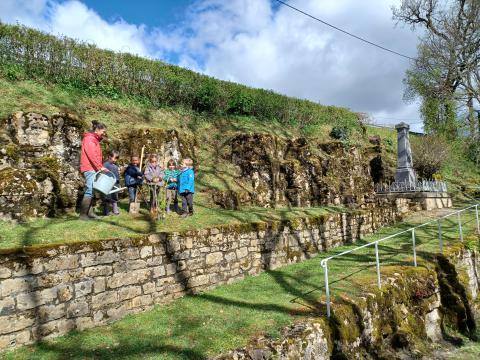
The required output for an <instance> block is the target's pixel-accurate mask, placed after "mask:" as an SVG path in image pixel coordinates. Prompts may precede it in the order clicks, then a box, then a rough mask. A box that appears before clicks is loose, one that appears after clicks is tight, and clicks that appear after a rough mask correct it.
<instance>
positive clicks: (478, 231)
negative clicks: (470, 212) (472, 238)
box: [475, 204, 480, 235]
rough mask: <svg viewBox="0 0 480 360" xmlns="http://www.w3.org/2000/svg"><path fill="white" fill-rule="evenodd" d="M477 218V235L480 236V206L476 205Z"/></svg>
mask: <svg viewBox="0 0 480 360" xmlns="http://www.w3.org/2000/svg"><path fill="white" fill-rule="evenodd" d="M475 218H476V219H477V233H478V234H479V235H480V222H479V221H478V204H477V205H475Z"/></svg>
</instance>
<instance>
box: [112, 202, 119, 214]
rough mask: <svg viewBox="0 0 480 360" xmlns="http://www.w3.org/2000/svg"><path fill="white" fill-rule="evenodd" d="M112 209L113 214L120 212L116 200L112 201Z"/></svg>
mask: <svg viewBox="0 0 480 360" xmlns="http://www.w3.org/2000/svg"><path fill="white" fill-rule="evenodd" d="M112 210H113V213H114V214H115V215H119V214H120V209H119V207H118V203H117V202H116V201H114V202H113V203H112Z"/></svg>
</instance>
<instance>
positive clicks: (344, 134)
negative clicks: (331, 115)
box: [330, 126, 351, 141]
mask: <svg viewBox="0 0 480 360" xmlns="http://www.w3.org/2000/svg"><path fill="white" fill-rule="evenodd" d="M350 131H351V130H350V129H349V128H348V127H346V126H334V127H333V128H332V131H330V136H331V137H332V138H334V139H336V140H340V141H348V140H349V139H350Z"/></svg>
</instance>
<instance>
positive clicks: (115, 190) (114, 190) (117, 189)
mask: <svg viewBox="0 0 480 360" xmlns="http://www.w3.org/2000/svg"><path fill="white" fill-rule="evenodd" d="M125 189H126V187H123V188H119V187H116V186H114V187H113V190H112V191H110V192H109V193H108V195H110V194H115V193H116V192H119V191H122V190H125Z"/></svg>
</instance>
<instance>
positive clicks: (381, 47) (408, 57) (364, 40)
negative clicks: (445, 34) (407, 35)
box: [275, 0, 415, 60]
mask: <svg viewBox="0 0 480 360" xmlns="http://www.w3.org/2000/svg"><path fill="white" fill-rule="evenodd" d="M275 1H277V2H279V3H280V4H283V5H285V6H287V7H289V8H290V9H292V10H295V11H297V12H299V13H300V14H303V15H305V16H308V17H309V18H312V19H314V20H317V21H319V22H321V23H322V24H324V25H327V26H330V27H331V28H333V29H335V30H338V31H340V32H342V33H344V34H347V35H348V36H351V37H353V38H355V39H357V40H360V41H363V42H365V43H367V44H369V45H372V46H375V47H377V48H379V49H382V50H384V51H388V52H391V53H392V54H395V55H398V56H401V57H404V58H406V59H409V60H415V59H414V58H412V57H410V56H407V55H404V54H401V53H399V52H396V51H394V50H391V49H388V48H386V47H384V46H382V45H378V44H375V43H373V42H371V41H369V40H367V39H364V38H362V37H360V36H357V35H355V34H352V33H350V32H348V31H346V30H343V29H340V28H339V27H337V26H335V25H332V24H329V23H328V22H326V21H323V20H322V19H319V18H317V17H315V16H313V15H310V14H309V13H307V12H305V11H303V10H300V9H298V8H296V7H294V6H292V5H289V4H287V3H286V2H284V1H281V0H275Z"/></svg>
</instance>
